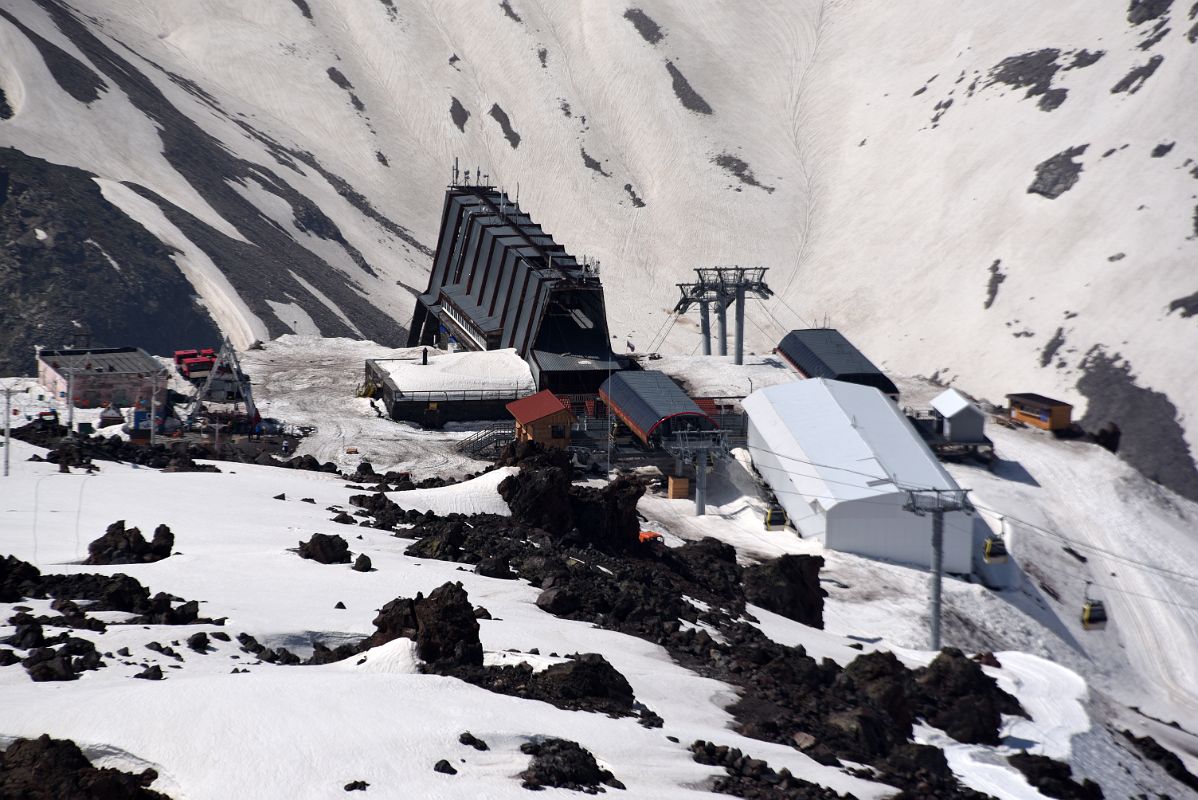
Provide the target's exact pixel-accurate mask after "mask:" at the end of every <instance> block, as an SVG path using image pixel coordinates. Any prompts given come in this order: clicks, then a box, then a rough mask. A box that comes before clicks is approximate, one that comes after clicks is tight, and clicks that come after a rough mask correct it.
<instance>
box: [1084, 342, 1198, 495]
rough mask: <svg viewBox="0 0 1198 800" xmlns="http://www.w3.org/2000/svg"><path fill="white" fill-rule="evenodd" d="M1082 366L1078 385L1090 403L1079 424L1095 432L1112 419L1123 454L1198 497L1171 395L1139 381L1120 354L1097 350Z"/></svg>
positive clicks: (1196, 474) (1197, 470) (1151, 475)
mask: <svg viewBox="0 0 1198 800" xmlns="http://www.w3.org/2000/svg"><path fill="white" fill-rule="evenodd" d="M1082 370H1083V372H1084V374H1083V375H1082V377H1081V378H1080V379H1079V380H1078V382H1077V388H1078V391H1080V392H1081V393H1082V394H1083V395H1085V396H1086V399H1087V403H1086V415H1085V416H1084V417H1083V418H1082V419H1081V420H1079V424H1080V425H1081V426H1082V427H1083V428H1085V429H1086V430H1088V431H1095V430H1100V429H1102V428H1104V427H1106V426H1108V425H1110V424H1112V423H1113V424H1114V425H1116V426H1117V427H1118V430H1119V432H1120V435H1119V457H1120V458H1122V459H1123V460H1124V461H1126V462H1127V463H1128V464H1130V465H1131V466H1132V467H1134V468H1135V469H1136V470H1137V471H1139V472H1140V474H1142V475H1144V477H1146V478H1148V479H1149V480H1152V481H1155V482H1157V483H1159V484H1161V485H1162V486H1165V487H1167V488H1169V489H1172V490H1173V491H1175V492H1177V493H1178V494H1180V495H1181V496H1182V497H1186V498H1189V499H1190V500H1198V467H1195V464H1194V455H1193V453H1191V452H1190V448H1189V444H1188V443H1187V442H1186V439H1185V431H1184V430H1183V429H1182V426H1181V422H1180V417H1179V415H1178V412H1177V407H1176V406H1175V405H1174V404H1173V402H1172V401H1171V400H1170V399H1169V397H1168V396H1167V395H1165V394H1163V393H1161V392H1157V391H1154V390H1152V389H1150V388H1148V387H1146V386H1141V385H1139V383H1138V382H1137V381H1136V377H1135V375H1134V374H1133V373H1132V365H1131V364H1130V363H1128V362H1127V361H1124V360H1123V359H1122V358H1121V357H1120V356H1119V355H1118V354H1117V353H1116V354H1115V355H1113V356H1111V355H1108V354H1107V353H1106V352H1104V351H1102V350H1101V349H1098V348H1095V349H1093V350H1091V351H1090V352H1089V353H1087V354H1086V358H1085V360H1084V361H1083V362H1082Z"/></svg>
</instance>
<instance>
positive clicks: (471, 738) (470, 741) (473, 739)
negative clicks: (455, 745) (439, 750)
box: [458, 731, 490, 750]
mask: <svg viewBox="0 0 1198 800" xmlns="http://www.w3.org/2000/svg"><path fill="white" fill-rule="evenodd" d="M458 742H459V743H460V744H464V745H466V746H467V747H473V748H474V749H475V750H489V749H490V748H489V747H487V743H486V742H484V741H483V740H482V739H480V738H478V737H477V736H475V735H474V734H473V733H471V732H470V731H465V732H464V733H462V734H461V735H460V736H458Z"/></svg>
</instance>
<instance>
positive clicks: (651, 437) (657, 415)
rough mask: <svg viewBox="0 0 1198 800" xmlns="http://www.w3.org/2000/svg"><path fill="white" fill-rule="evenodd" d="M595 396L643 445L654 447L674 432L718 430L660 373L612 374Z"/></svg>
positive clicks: (697, 407)
mask: <svg viewBox="0 0 1198 800" xmlns="http://www.w3.org/2000/svg"><path fill="white" fill-rule="evenodd" d="M599 396H600V397H602V398H603V401H604V402H605V403H607V406H608V408H609V409H610V410H611V413H613V414H615V415H616V417H618V418H619V420H620V421H621V422H623V423H624V424H625V425H627V426H628V428H629V430H631V431H632V433H633V434H634V435H635V436H636V437H637V438H638V439H640V440H641V442H643V443H644V444H645V445H654V444H658V443H660V442H661V440H662V439H663V438H666V437H669V436H672V435H673V434H674V432H675V431H681V430H700V431H706V430H714V429H716V428H717V427H719V426H718V425H716V423H715V422H714V421H713V420H712V419H711V417H709V416H707V415H706V414H704V413H703V409H701V408H699V406H698V404H697V403H695V401H694V400H692V399H691V398H690V396H688V395H687V393H686V392H684V391H682V387H681V386H679V385H678V384H677V383H675V382H674V380H673V379H672V378H671V377H670V376H668V375H666V374H665V373H664V372H657V371H656V370H645V371H643V372H641V371H625V372H616V373H614V374H613V375H612V376H611V377H610V378H608V379H607V380H606V381H604V382H603V385H602V386H600V387H599Z"/></svg>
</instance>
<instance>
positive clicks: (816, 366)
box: [776, 328, 899, 400]
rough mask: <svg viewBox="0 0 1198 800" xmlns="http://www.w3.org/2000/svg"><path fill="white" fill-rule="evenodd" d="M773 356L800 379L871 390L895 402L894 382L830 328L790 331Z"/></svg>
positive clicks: (896, 391) (842, 336)
mask: <svg viewBox="0 0 1198 800" xmlns="http://www.w3.org/2000/svg"><path fill="white" fill-rule="evenodd" d="M776 352H777V353H778V355H780V356H782V358H784V359H785V360H786V361H787V363H789V364H790V365H791V366H792V367H794V368H795V370H796V371H797V372H798V373H799V374H800V375H802V376H803V377H804V378H828V379H830V380H834V381H843V382H844V383H857V384H861V385H862V386H872V387H874V388H875V389H878V390H880V391H881V392H882V394H885V395H888V396H889V397H890V398H891V399H892V400H897V399H898V395H899V390H898V387H897V386H895V385H894V382H893V381H891V380H890V378H887V377H886V375H885V374H884V373H883V372H882V370H880V369H878V368H877V367H876V366H874V363H873V362H872V361H870V360H869V359H868V358H866V357H865V356H864V355H863V354H862V353H861V351H860V350H858V349H857V348H856V347H854V346H853V344H852V342H850V341H849V340H848V339H846V338H844V335H843V334H841V332H840V331H838V330H835V329H833V328H806V329H803V330H796V331H791V332H790V333H788V334H786V336H785V337H783V339H782V341H781V342H779V343H778V347H777V349H776Z"/></svg>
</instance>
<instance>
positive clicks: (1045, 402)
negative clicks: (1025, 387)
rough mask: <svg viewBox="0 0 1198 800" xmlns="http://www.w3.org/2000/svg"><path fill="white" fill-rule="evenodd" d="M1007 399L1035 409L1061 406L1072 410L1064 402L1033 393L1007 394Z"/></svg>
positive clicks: (1070, 406)
mask: <svg viewBox="0 0 1198 800" xmlns="http://www.w3.org/2000/svg"><path fill="white" fill-rule="evenodd" d="M1007 399H1008V400H1016V401H1018V402H1020V403H1023V404H1024V405H1029V406H1035V407H1037V408H1060V407H1062V406H1064V407H1065V408H1073V406H1072V405H1071V404H1070V403H1066V402H1065V401H1064V400H1053V399H1052V398H1051V397H1045V396H1044V395H1042V394H1036V393H1035V392H1024V393H1022V394H1009V395H1007Z"/></svg>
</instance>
